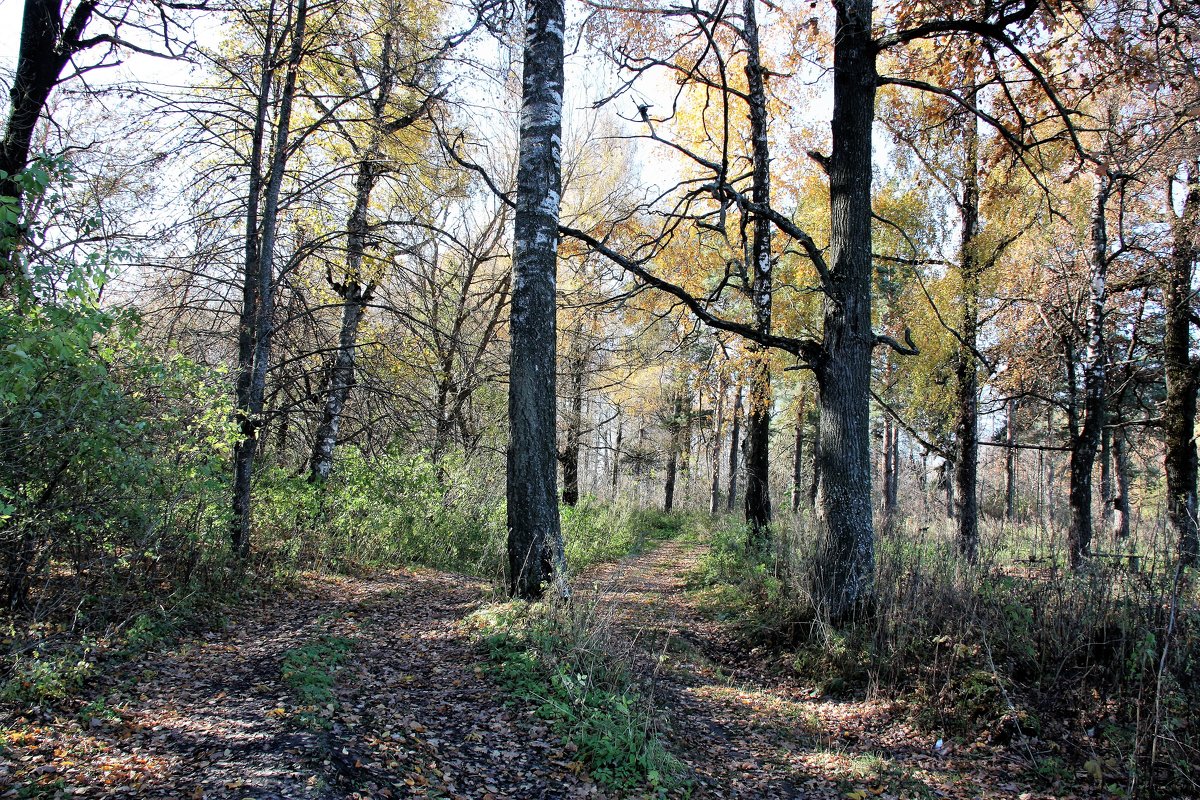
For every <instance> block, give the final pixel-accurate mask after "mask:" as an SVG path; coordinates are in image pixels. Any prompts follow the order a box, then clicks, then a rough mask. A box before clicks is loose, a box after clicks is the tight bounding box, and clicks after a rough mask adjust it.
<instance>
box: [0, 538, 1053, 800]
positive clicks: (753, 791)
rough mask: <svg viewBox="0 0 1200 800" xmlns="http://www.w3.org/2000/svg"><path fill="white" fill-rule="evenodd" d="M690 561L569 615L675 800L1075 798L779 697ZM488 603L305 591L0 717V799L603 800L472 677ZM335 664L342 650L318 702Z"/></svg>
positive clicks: (784, 691)
mask: <svg viewBox="0 0 1200 800" xmlns="http://www.w3.org/2000/svg"><path fill="white" fill-rule="evenodd" d="M697 548H698V545H695V544H689V543H682V542H678V541H676V542H668V543H667V544H665V545H663V546H661V547H659V548H658V549H657V550H655V551H653V552H651V553H649V554H646V555H642V556H638V557H636V558H630V559H627V560H626V561H623V562H620V563H618V564H613V565H608V566H605V567H603V568H601V569H598V570H596V571H594V572H592V573H590V574H589V575H588V576H586V577H585V579H584V580H583V581H581V582H580V583H581V589H580V591H579V592H578V595H577V601H578V602H597V603H600V604H601V605H602V611H601V613H600V614H598V616H600V617H610V618H611V619H613V620H614V623H613V624H616V625H617V626H618V627H619V629H620V631H621V634H622V635H626V636H630V637H636V640H637V643H638V645H639V649H640V652H642V653H643V656H642V657H641V658H642V659H643V663H642V664H641V665H640V666H639V671H640V672H641V673H642V674H643V675H644V676H645V677H646V679H647V681H648V682H650V683H651V684H652V685H653V692H654V696H655V698H656V701H657V703H658V704H659V705H660V707H662V708H663V710H664V712H665V713H666V715H667V717H668V723H669V724H668V728H669V732H668V745H669V747H670V748H671V749H672V751H673V752H675V753H676V754H677V755H678V756H679V757H680V758H681V759H682V760H683V761H684V762H685V763H686V765H687V767H688V769H689V771H690V774H691V780H690V783H689V785H688V786H687V787H685V788H682V789H679V790H676V791H674V792H673V794H677V795H679V796H685V795H688V794H690V795H691V796H694V797H719V798H727V797H737V798H810V797H811V798H834V797H838V798H847V797H849V798H853V800H867V798H871V797H881V798H899V797H913V798H923V797H930V798H932V797H950V798H983V797H986V798H993V797H994V798H1006V797H1012V798H1030V799H1032V798H1051V797H1066V796H1072V795H1071V792H1069V791H1067V790H1065V789H1063V788H1061V786H1060V787H1058V788H1052V789H1051V790H1050V791H1046V790H1041V791H1039V790H1038V789H1037V788H1036V786H1037V783H1038V781H1037V780H1036V779H1035V778H1034V777H1032V776H1030V775H1029V774H1028V769H1027V765H1025V764H1024V763H1023V762H1021V760H1020V759H1019V758H1017V757H1016V756H1015V755H1011V754H1009V753H1007V752H1005V751H1003V750H993V749H990V748H988V747H986V746H984V745H982V744H977V745H967V746H961V747H958V748H953V747H942V748H937V747H935V744H936V741H935V740H932V737H931V736H930V735H929V734H922V733H917V732H915V731H914V730H912V729H911V728H910V727H908V726H907V725H906V724H905V721H904V716H903V714H901V712H900V710H899V709H897V708H894V707H892V706H890V705H888V704H886V703H873V702H866V701H846V700H835V699H830V698H828V697H823V696H821V695H820V694H819V692H817V691H816V690H815V689H814V687H812V686H806V685H805V683H804V681H803V680H802V678H801V677H780V672H779V671H778V670H776V669H773V668H771V666H770V664H769V663H768V661H769V659H768V658H767V657H766V655H765V654H763V653H760V652H756V651H750V652H746V651H745V650H744V648H743V647H741V646H740V645H739V644H738V642H737V641H736V639H735V637H734V636H733V635H732V634H731V631H730V630H729V628H728V627H727V625H726V624H724V623H721V622H717V621H714V620H712V619H710V618H709V617H708V616H706V615H705V614H703V613H701V612H700V610H698V609H697V608H696V606H695V604H694V602H693V601H692V600H691V599H689V596H688V595H687V593H686V592H685V590H684V582H685V575H686V574H687V571H688V569H689V568H690V567H691V565H693V564H694V562H695V559H696V558H697V552H698V549H697ZM488 601H489V594H488V591H487V587H486V586H485V585H483V584H481V583H479V582H476V581H473V580H471V579H466V578H463V577H461V576H456V575H449V574H444V573H436V572H412V571H397V572H394V573H390V574H388V575H385V576H376V577H374V578H371V579H328V578H323V579H314V580H312V581H309V582H308V583H307V584H306V586H305V588H304V590H303V591H302V592H297V593H295V594H292V595H290V596H287V597H281V598H278V599H277V600H275V601H273V602H272V603H271V604H269V605H266V606H263V607H260V608H253V609H244V610H243V612H242V613H241V615H240V617H239V618H238V619H235V621H234V624H233V625H231V626H230V627H229V629H228V630H227V631H226V632H224V633H221V634H208V635H206V636H204V637H199V638H195V639H191V640H188V641H185V642H181V643H179V644H177V645H176V646H174V647H173V648H171V649H168V650H165V651H163V652H159V653H156V654H153V655H148V656H144V657H142V658H141V659H140V660H138V661H137V662H135V663H133V664H131V665H127V666H126V667H124V668H123V669H121V670H120V671H119V673H116V674H113V673H111V672H110V674H105V675H102V676H101V677H100V678H98V679H97V680H95V681H94V682H93V684H92V685H91V686H89V688H88V691H87V693H86V695H85V696H84V697H83V698H81V699H79V700H77V701H74V702H72V703H67V704H61V705H59V706H57V707H53V708H49V707H47V708H43V709H35V710H33V711H29V710H26V711H23V712H20V713H14V712H8V713H6V715H5V718H4V719H3V728H4V743H3V744H4V746H3V750H0V795H2V796H4V797H9V796H13V797H18V796H20V797H55V796H62V797H66V796H82V797H100V796H106V795H118V796H128V797H146V798H160V797H161V798H198V799H199V798H334V797H339V798H340V797H430V798H482V799H483V800H495V799H497V798H522V799H523V798H586V797H594V798H599V797H603V796H604V794H603V792H602V791H601V790H600V789H599V788H598V787H597V786H596V785H595V784H594V783H593V782H592V781H591V780H589V778H588V775H587V772H586V770H585V769H584V768H583V765H582V764H580V763H579V762H578V761H577V760H576V759H575V758H574V754H573V752H572V749H571V747H570V746H568V745H564V743H563V742H562V741H560V740H559V739H558V737H556V736H555V735H554V733H553V732H552V731H550V730H548V729H547V727H546V726H545V725H544V724H543V723H541V721H540V720H539V719H538V717H537V716H536V714H535V713H534V711H533V709H532V708H528V707H523V706H522V705H519V704H514V703H511V702H506V700H507V699H506V697H505V696H504V695H503V693H502V692H501V691H499V690H498V689H497V687H496V685H495V684H494V683H493V682H492V681H491V679H490V678H489V677H488V675H487V673H486V671H485V670H484V669H483V668H482V665H481V661H480V656H479V654H478V651H477V649H476V648H475V646H474V645H473V643H472V639H471V633H470V631H469V630H468V626H466V625H464V624H463V620H464V619H465V618H466V617H468V616H469V615H470V614H471V612H473V611H474V610H476V609H477V608H479V607H480V606H481V605H482V604H485V603H487V602H488ZM329 642H336V643H339V644H338V645H337V648H343V649H344V648H348V650H347V651H346V652H345V653H344V654H343V655H341V656H339V658H341V664H342V666H341V667H340V668H336V667H334V666H332V662H331V664H330V665H329V669H328V670H327V674H328V675H329V676H332V678H333V680H332V681H330V682H329V684H328V686H327V685H326V684H325V683H322V680H323V679H322V678H321V675H322V674H324V673H322V663H323V662H322V658H326V657H327V656H328V653H329V652H331V650H330V648H328V647H324V646H323V643H329ZM337 648H334V649H337ZM338 652H341V650H338ZM297 654H299V655H297ZM285 664H286V665H290V666H287V667H286V668H285ZM296 664H304V665H307V666H306V667H305V668H304V669H300V668H297V667H296V666H295V665H296ZM309 667H311V670H312V674H311V675H310V674H309V672H307V671H305V670H307V669H308V668H309ZM1069 777H1070V776H1068V778H1069ZM1072 782H1074V781H1072Z"/></svg>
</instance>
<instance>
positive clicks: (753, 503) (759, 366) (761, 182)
mask: <svg viewBox="0 0 1200 800" xmlns="http://www.w3.org/2000/svg"><path fill="white" fill-rule="evenodd" d="M758 1H759V0H743V6H742V24H743V35H744V38H745V42H746V86H747V89H748V94H747V96H748V106H749V113H750V143H751V151H752V163H753V185H752V187H751V199H752V200H753V201H754V202H755V203H756V204H758V205H760V206H763V207H766V206H769V205H770V202H771V171H770V170H771V166H770V165H771V158H770V151H769V141H768V138H767V92H766V86H765V83H764V70H763V66H762V63H761V61H760V58H759V56H760V51H759V43H758V19H757V17H756V12H755V6H756V5H757V3H758ZM749 250H750V253H749V255H750V258H749V261H750V271H751V275H752V283H751V287H750V301H751V303H752V304H753V307H754V327H755V329H756V330H758V331H759V332H760V333H770V332H771V293H772V275H771V223H770V222H769V221H768V220H767V218H766V216H764V215H761V214H755V215H754V219H753V227H752V229H751V239H750V248H749ZM751 352H752V355H753V356H754V357H753V359H752V365H751V368H750V369H751V371H750V387H749V396H748V397H747V408H748V410H747V414H746V444H747V451H746V505H745V508H746V523H747V525H748V528H749V537H750V544H751V545H752V546H754V547H759V548H761V547H763V546H764V545H765V544H766V543H767V542H768V540H769V539H770V524H771V487H770V473H771V459H770V444H771V371H770V363H769V359H768V355H767V352H766V351H765V349H760V348H758V347H753V348H752V349H751Z"/></svg>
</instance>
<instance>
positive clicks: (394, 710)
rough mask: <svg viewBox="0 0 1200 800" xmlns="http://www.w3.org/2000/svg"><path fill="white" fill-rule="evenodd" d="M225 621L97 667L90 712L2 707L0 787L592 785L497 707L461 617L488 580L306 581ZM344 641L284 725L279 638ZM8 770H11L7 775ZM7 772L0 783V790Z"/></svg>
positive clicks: (348, 791) (393, 792) (520, 788)
mask: <svg viewBox="0 0 1200 800" xmlns="http://www.w3.org/2000/svg"><path fill="white" fill-rule="evenodd" d="M308 589H309V591H306V592H305V593H304V594H303V595H298V596H296V597H293V598H289V599H288V600H285V601H281V602H278V603H275V604H272V605H271V606H269V607H267V608H265V609H263V610H261V611H258V612H255V613H253V614H250V615H248V616H247V618H246V619H245V620H244V621H243V623H242V624H240V625H236V626H235V627H233V628H232V629H231V630H230V631H229V633H228V634H226V635H222V636H213V635H210V636H209V637H207V638H204V639H200V640H193V641H189V642H186V643H184V644H182V645H180V646H179V647H177V648H175V649H172V650H170V651H167V652H163V653H160V654H158V655H155V656H153V657H147V658H144V659H142V660H141V661H139V662H137V663H136V664H134V665H132V666H131V667H130V669H129V670H127V671H126V673H127V674H124V675H119V676H111V677H110V678H108V679H106V680H105V681H104V685H102V686H101V687H99V689H98V691H95V692H93V695H94V696H97V695H98V696H101V697H104V698H105V700H104V708H105V709H106V710H105V712H104V713H102V714H101V715H100V716H92V712H93V711H94V710H95V708H96V706H95V705H94V704H93V705H92V706H90V707H89V708H90V709H91V710H86V711H84V712H83V713H82V714H80V713H78V711H79V710H78V709H76V713H75V714H72V713H70V712H64V711H61V710H56V711H48V712H35V713H34V714H31V715H25V716H23V717H21V718H18V719H15V720H14V719H9V720H5V722H6V724H5V727H6V728H7V729H8V733H7V736H6V739H7V741H6V742H5V747H4V749H3V751H0V796H3V797H8V796H18V795H17V791H18V788H17V787H18V785H20V784H16V782H15V780H14V778H15V776H21V777H22V778H23V780H22V784H28V783H30V782H33V783H36V784H38V785H39V786H40V787H41V788H40V790H39V792H35V790H34V789H33V788H32V787H29V788H25V789H23V791H24V792H25V793H23V794H21V795H19V796H22V797H26V796H34V797H56V796H59V797H66V796H84V797H88V796H92V797H98V796H107V795H118V796H127V797H144V798H195V800H202V799H204V798H209V799H215V798H238V800H241V799H242V798H343V797H443V798H484V799H485V800H499V798H574V797H588V796H592V795H594V794H595V790H594V787H593V785H592V784H591V783H590V782H588V781H586V780H585V779H581V778H580V777H578V776H577V775H576V774H575V773H574V772H572V771H571V770H570V769H569V765H570V762H571V758H570V757H569V755H567V754H566V753H564V752H562V750H561V747H560V743H559V742H558V741H556V739H555V737H553V736H552V735H550V733H549V732H548V731H547V730H546V729H545V728H544V727H542V726H540V725H538V723H537V720H536V718H535V717H533V716H532V715H526V714H524V713H523V712H521V711H519V710H514V709H513V708H509V707H506V706H505V704H504V698H503V697H501V696H499V695H498V693H497V692H496V690H495V689H494V687H493V686H492V685H491V684H490V683H489V682H488V681H487V680H486V679H485V678H484V677H483V676H482V675H481V674H480V673H479V671H478V670H477V669H476V665H477V657H476V656H475V654H474V652H473V650H472V645H471V642H470V639H469V635H468V634H467V632H466V631H465V630H464V629H463V628H462V626H461V625H460V624H459V623H460V621H461V620H462V618H463V617H465V616H466V615H467V614H469V613H470V612H471V611H472V610H474V609H475V608H477V607H478V606H479V605H480V604H481V602H483V597H484V592H485V589H486V587H485V586H484V585H482V584H480V583H478V582H474V581H470V580H469V579H463V578H461V577H459V576H453V575H447V574H441V573H433V572H428V573H423V572H422V573H411V572H396V573H392V574H390V575H388V576H386V577H381V578H378V579H374V580H366V581H364V580H350V579H341V580H326V579H323V580H320V581H316V582H314V583H313V584H311V585H310V586H309V587H308ZM318 636H345V637H350V638H353V639H354V641H355V643H356V644H355V646H354V651H353V655H352V657H351V659H350V660H349V661H348V662H347V665H346V666H345V668H344V669H342V670H341V672H339V673H338V676H337V686H336V696H337V698H336V704H335V707H334V709H333V710H332V711H330V710H328V709H326V710H325V711H326V713H325V715H324V716H325V717H326V718H327V719H326V721H327V726H328V727H325V728H322V727H306V726H303V725H298V724H297V723H296V722H295V720H294V718H293V716H292V714H291V713H290V711H289V710H290V709H293V708H294V707H295V705H296V700H295V698H294V697H293V696H292V695H291V694H290V692H289V689H288V687H287V686H285V685H284V683H283V681H282V679H281V669H280V666H281V662H282V660H283V657H284V654H285V653H286V652H287V651H288V650H289V649H291V648H294V647H298V646H301V645H302V644H304V643H305V642H308V641H311V640H313V639H314V638H315V637H318ZM6 783H7V786H6ZM6 789H8V790H9V791H8V792H7V793H6V791H5V790H6Z"/></svg>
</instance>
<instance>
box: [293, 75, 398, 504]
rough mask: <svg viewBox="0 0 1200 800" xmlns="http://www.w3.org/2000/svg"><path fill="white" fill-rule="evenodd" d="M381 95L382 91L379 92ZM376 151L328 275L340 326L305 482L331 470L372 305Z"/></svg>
mask: <svg viewBox="0 0 1200 800" xmlns="http://www.w3.org/2000/svg"><path fill="white" fill-rule="evenodd" d="M380 91H381V92H383V91H384V89H382V88H381V89H380ZM374 149H375V148H373V147H372V148H370V151H371V152H370V155H369V157H368V158H364V159H363V160H362V162H360V164H359V167H358V177H357V179H356V180H355V192H354V208H353V209H351V211H350V220H349V224H348V225H347V226H346V232H347V233H346V275H345V282H344V283H339V282H337V281H335V280H333V277H332V275H329V276H328V278H329V283H330V285H332V286H333V289H334V291H336V292H337V293H338V294H339V295H340V296H341V298H342V303H343V305H342V326H341V330H340V332H339V334H338V349H337V353H336V354H335V356H334V360H333V369H332V370H331V371H330V380H329V391H328V393H327V394H326V395H325V407H324V408H323V409H322V412H321V423H320V425H318V426H317V435H316V439H315V441H314V442H313V450H312V457H311V458H310V459H309V473H308V479H309V481H310V482H312V483H321V482H323V481H325V479H327V478H328V477H329V472H330V470H331V469H333V453H334V449H335V448H336V447H337V438H338V428H339V427H341V423H342V410H343V409H344V408H345V405H346V400H347V399H348V398H349V397H350V389H351V388H352V387H353V386H354V383H355V381H354V361H355V355H356V351H357V348H358V328H359V324H360V323H361V322H362V318H363V313H364V312H365V311H366V307H367V303H369V302H370V301H371V295H372V294H373V292H374V285H373V284H368V285H367V286H365V287H364V286H363V285H362V283H360V276H361V274H362V264H363V255H364V254H365V252H366V245H367V207H368V206H369V205H370V202H371V190H372V189H373V188H374V186H375V178H376V175H375V169H374V166H373V165H372V160H373V159H374V158H375V153H374Z"/></svg>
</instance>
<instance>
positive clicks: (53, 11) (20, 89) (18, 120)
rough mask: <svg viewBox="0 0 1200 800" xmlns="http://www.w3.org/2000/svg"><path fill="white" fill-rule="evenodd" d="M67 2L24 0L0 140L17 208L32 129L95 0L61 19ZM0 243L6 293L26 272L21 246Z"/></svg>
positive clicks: (7, 193)
mask: <svg viewBox="0 0 1200 800" xmlns="http://www.w3.org/2000/svg"><path fill="white" fill-rule="evenodd" d="M65 5H66V4H65V3H63V2H60V0H25V8H24V12H23V14H22V18H21V38H20V42H19V44H18V46H17V69H16V72H15V73H14V74H13V78H12V85H11V86H10V88H9V92H8V95H9V106H8V120H7V121H6V123H5V126H4V139H3V141H0V170H2V171H3V172H4V175H3V176H2V177H0V196H4V197H12V198H15V199H16V205H17V208H18V209H20V207H21V205H22V201H23V191H24V190H23V188H22V186H21V184H20V182H18V181H17V176H18V175H19V174H20V173H21V172H22V171H24V169H25V168H26V167H27V166H28V165H29V160H30V150H31V147H32V143H33V133H34V131H35V130H36V129H37V124H38V120H39V119H41V116H42V112H43V110H44V109H45V107H46V102H47V101H48V100H49V99H50V93H51V92H52V91H53V90H54V87H55V85H57V84H58V81H59V77H60V76H61V75H62V71H63V69H64V68H65V67H66V65H67V62H68V61H70V60H71V56H72V55H73V54H75V53H76V52H78V51H79V50H80V49H84V48H82V47H81V43H80V39H81V37H82V36H83V33H84V30H85V28H86V27H87V24H88V22H89V20H91V17H92V14H93V12H94V11H95V9H96V6H97V2H96V0H84V1H83V2H81V3H79V4H78V5H77V6H75V9H74V10H73V11H72V13H71V17H70V19H68V20H64V19H63V17H62V12H63V6H65ZM89 46H90V45H89ZM0 241H8V242H11V243H12V244H0V296H4V295H7V294H10V293H11V291H12V290H13V289H20V288H21V287H23V286H25V285H26V282H27V279H28V276H27V275H26V274H25V271H24V269H23V268H22V267H21V265H20V262H19V260H18V259H17V252H18V250H19V248H20V245H19V244H17V243H16V242H15V241H14V240H12V239H9V238H7V237H5V238H4V239H2V240H0Z"/></svg>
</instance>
